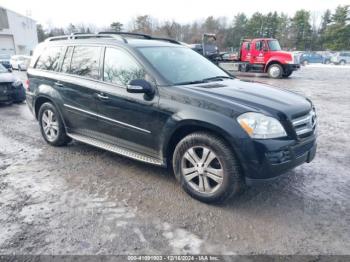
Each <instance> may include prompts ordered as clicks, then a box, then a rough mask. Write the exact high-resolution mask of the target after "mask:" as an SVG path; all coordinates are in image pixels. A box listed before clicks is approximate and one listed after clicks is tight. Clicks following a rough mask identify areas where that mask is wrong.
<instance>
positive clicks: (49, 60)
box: [35, 46, 64, 71]
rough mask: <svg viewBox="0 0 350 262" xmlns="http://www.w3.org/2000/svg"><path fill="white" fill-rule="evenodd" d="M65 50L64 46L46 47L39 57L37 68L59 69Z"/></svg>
mask: <svg viewBox="0 0 350 262" xmlns="http://www.w3.org/2000/svg"><path fill="white" fill-rule="evenodd" d="M63 51H64V48H63V47H62V46H52V47H48V48H46V49H45V50H44V51H43V53H42V54H41V56H40V57H39V60H38V62H37V63H36V66H35V68H38V69H43V70H51V71H58V70H59V65H60V57H61V56H62V55H63Z"/></svg>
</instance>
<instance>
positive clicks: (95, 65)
mask: <svg viewBox="0 0 350 262" xmlns="http://www.w3.org/2000/svg"><path fill="white" fill-rule="evenodd" d="M101 50H102V47H99V46H87V45H81V46H80V45H77V46H69V47H68V48H67V50H66V53H65V56H64V59H63V63H62V69H61V74H60V79H59V81H57V82H56V83H55V85H56V88H57V90H58V91H59V93H60V96H61V98H62V100H63V111H64V118H65V120H66V126H67V128H68V129H69V131H70V132H76V133H81V134H85V135H91V136H97V135H96V134H95V133H94V132H92V131H97V121H98V120H97V117H96V112H97V105H96V100H95V93H96V87H97V86H98V83H99V79H100V56H101Z"/></svg>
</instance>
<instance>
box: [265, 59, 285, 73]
mask: <svg viewBox="0 0 350 262" xmlns="http://www.w3.org/2000/svg"><path fill="white" fill-rule="evenodd" d="M273 64H279V65H280V66H281V67H282V69H283V71H284V67H283V64H282V63H281V62H280V61H278V60H275V59H273V60H270V61H269V62H268V63H267V64H266V66H265V69H264V72H265V73H266V72H267V70H268V69H269V67H270V66H271V65H273Z"/></svg>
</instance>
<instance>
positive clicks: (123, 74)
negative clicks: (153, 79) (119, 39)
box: [103, 47, 146, 86]
mask: <svg viewBox="0 0 350 262" xmlns="http://www.w3.org/2000/svg"><path fill="white" fill-rule="evenodd" d="M145 75H146V73H145V70H144V69H143V68H142V67H141V66H140V65H139V64H138V63H137V62H136V61H135V59H134V58H133V57H131V56H130V55H129V54H127V53H126V52H124V51H122V50H119V49H116V48H110V47H107V48H106V51H105V59H104V69H103V80H104V81H105V82H109V83H113V84H117V85H121V86H127V85H128V83H129V82H130V81H131V80H134V79H144V78H145Z"/></svg>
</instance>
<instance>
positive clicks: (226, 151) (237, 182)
mask: <svg viewBox="0 0 350 262" xmlns="http://www.w3.org/2000/svg"><path fill="white" fill-rule="evenodd" d="M173 168H174V172H175V175H176V178H177V179H178V180H179V181H180V183H181V185H182V187H183V189H184V190H185V191H186V192H187V193H188V194H189V195H191V196H192V197H193V198H195V199H198V200H200V201H202V202H206V203H213V202H222V201H224V200H226V199H228V198H229V197H231V196H232V195H235V194H237V193H238V192H239V191H240V189H241V188H242V186H243V185H244V184H243V182H242V181H243V179H242V174H241V171H240V168H239V164H238V161H237V159H236V157H235V156H234V154H233V152H232V150H231V148H230V147H229V146H228V145H227V144H226V143H225V141H223V140H222V139H221V138H219V137H217V136H215V135H212V134H210V133H205V132H198V133H193V134H190V135H188V136H186V137H185V138H184V139H182V140H181V141H180V142H179V143H178V145H177V146H176V148H175V152H174V156H173Z"/></svg>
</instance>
